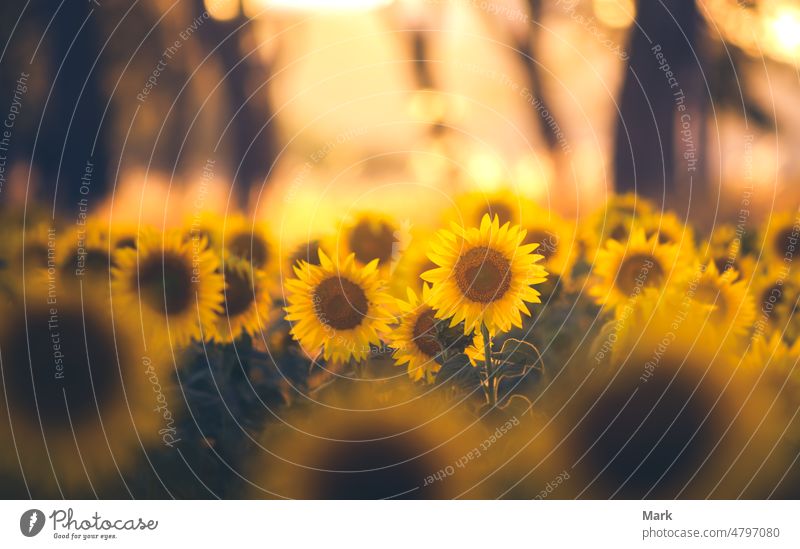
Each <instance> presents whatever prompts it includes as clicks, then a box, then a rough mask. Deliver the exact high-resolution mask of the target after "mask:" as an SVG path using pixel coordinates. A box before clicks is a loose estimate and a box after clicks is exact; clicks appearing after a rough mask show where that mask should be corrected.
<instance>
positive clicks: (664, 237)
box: [644, 229, 672, 244]
mask: <svg viewBox="0 0 800 549" xmlns="http://www.w3.org/2000/svg"><path fill="white" fill-rule="evenodd" d="M654 235H658V243H659V244H671V243H672V238H671V237H670V236H669V235H668V234H667V233H665V232H664V231H659V230H658V229H650V230H647V231H645V234H644V236H645V238H647V240H650V239H651V238H653V236H654Z"/></svg>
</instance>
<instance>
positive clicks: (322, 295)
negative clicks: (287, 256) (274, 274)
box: [286, 249, 391, 362]
mask: <svg viewBox="0 0 800 549" xmlns="http://www.w3.org/2000/svg"><path fill="white" fill-rule="evenodd" d="M319 262H320V264H319V266H317V265H310V264H308V263H306V262H304V261H301V262H300V264H299V265H297V266H296V267H295V275H296V277H297V278H292V279H290V280H288V281H287V282H286V289H287V302H288V304H287V307H286V313H287V314H286V319H287V320H289V321H290V322H292V323H293V326H292V330H291V333H292V335H293V336H294V338H295V339H296V340H298V341H299V342H300V344H301V345H303V346H304V347H305V348H306V349H311V350H319V349H322V350H323V354H324V357H325V359H326V360H333V361H337V362H345V361H347V360H350V359H351V358H353V359H355V360H358V361H360V360H363V359H364V358H366V357H367V355H368V354H369V352H370V345H377V344H379V343H380V335H381V334H383V333H385V332H387V331H388V323H389V321H390V315H389V313H388V312H387V306H388V305H389V304H390V302H391V298H390V296H389V295H388V294H387V293H386V292H385V290H384V287H383V283H382V282H381V281H380V279H379V278H378V273H377V264H378V262H377V260H373V261H371V262H370V263H369V264H367V265H366V266H364V267H361V266H358V265H356V263H355V257H354V255H353V254H351V255H349V256H348V257H347V258H346V259H345V260H344V261H341V262H339V261H334V260H332V259H330V258H329V257H328V256H327V255H325V252H324V251H322V250H321V249H320V250H319Z"/></svg>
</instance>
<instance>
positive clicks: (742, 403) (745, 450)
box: [543, 292, 793, 499]
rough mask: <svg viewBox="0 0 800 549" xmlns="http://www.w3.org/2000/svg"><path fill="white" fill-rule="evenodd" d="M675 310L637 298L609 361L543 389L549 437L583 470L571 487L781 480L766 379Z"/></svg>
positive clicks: (702, 488) (698, 321) (670, 490)
mask: <svg viewBox="0 0 800 549" xmlns="http://www.w3.org/2000/svg"><path fill="white" fill-rule="evenodd" d="M648 293H649V294H653V293H655V292H648ZM678 318H679V317H676V311H675V310H674V307H672V306H670V305H666V306H665V305H664V304H663V302H661V303H659V302H658V301H649V300H645V299H642V300H640V301H639V302H637V304H636V305H635V307H634V312H633V313H632V316H631V318H630V322H627V323H625V325H624V326H623V327H622V329H621V330H620V331H619V332H618V337H617V338H616V339H615V340H614V342H613V351H612V359H611V362H610V364H609V367H607V368H605V367H600V368H597V369H593V371H592V375H591V376H589V375H588V372H587V373H586V374H587V377H586V383H582V384H581V385H580V386H579V387H577V388H576V386H575V383H574V379H571V380H570V382H567V381H566V378H565V379H564V380H562V381H560V382H559V383H557V384H556V386H554V387H553V390H552V391H551V390H550V389H548V395H547V397H546V398H547V402H544V403H543V405H544V406H548V407H552V408H553V409H560V410H562V411H561V412H560V413H559V415H558V417H557V418H555V421H554V425H553V428H554V430H555V432H554V433H552V437H553V438H554V439H555V440H563V444H564V445H565V448H566V449H568V453H571V454H572V455H573V456H574V457H573V458H571V459H568V461H567V462H568V463H574V464H575V468H574V469H575V472H576V473H578V474H579V476H581V477H584V478H587V479H590V480H589V482H588V483H587V484H585V485H583V486H580V487H578V488H579V489H580V490H579V492H578V493H577V494H574V495H575V496H577V497H589V498H593V499H595V498H603V499H605V498H610V497H620V498H625V499H640V498H647V499H649V498H652V499H672V498H691V499H700V498H725V499H732V498H741V497H744V498H748V499H749V498H763V497H768V496H769V494H770V493H771V491H772V490H773V489H774V488H775V486H776V484H777V483H779V482H781V477H782V475H784V474H785V472H786V471H787V467H788V466H789V464H790V463H791V459H792V457H793V455H791V454H790V453H789V452H787V451H786V448H780V449H776V446H775V442H776V441H778V440H779V439H780V436H781V435H780V433H781V430H782V429H783V428H784V426H785V425H786V424H787V418H786V416H785V415H784V413H783V411H781V410H778V409H774V408H773V407H772V402H773V396H772V395H773V393H772V392H771V390H770V388H769V387H768V386H767V384H766V383H764V382H763V381H762V380H760V379H759V376H758V375H757V373H756V372H754V371H752V370H751V369H749V368H740V367H739V364H740V360H741V359H740V357H738V356H737V355H736V354H733V353H732V352H731V350H732V347H730V346H728V345H727V343H726V342H725V341H723V340H720V339H719V337H718V334H717V332H716V331H715V330H714V326H713V325H711V324H710V323H708V322H705V320H704V319H702V318H694V317H692V316H688V317H686V318H684V319H683V320H682V321H681V322H678V321H677V319H678ZM776 408H777V407H776ZM559 435H561V436H559ZM562 459H563V458H562ZM570 472H571V473H572V471H570ZM565 497H572V494H569V495H568V496H565Z"/></svg>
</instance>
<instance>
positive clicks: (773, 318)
mask: <svg viewBox="0 0 800 549" xmlns="http://www.w3.org/2000/svg"><path fill="white" fill-rule="evenodd" d="M749 284H750V292H751V294H752V295H753V298H754V301H755V306H756V312H757V318H756V322H755V324H754V328H755V332H756V335H758V334H768V333H770V332H771V331H772V330H776V331H778V333H781V334H783V335H784V336H787V339H789V340H790V341H792V340H793V338H791V332H793V331H794V330H792V329H791V325H792V324H793V323H792V320H793V316H794V315H793V311H794V310H795V308H796V306H797V300H798V298H800V280H798V275H797V274H792V273H791V272H790V271H789V270H788V269H786V268H785V267H784V266H783V265H781V264H775V263H768V264H766V265H765V266H764V268H763V269H762V270H761V271H757V272H755V273H754V274H753V275H752V276H751V279H750V281H749ZM787 328H789V329H787ZM787 332H790V333H787Z"/></svg>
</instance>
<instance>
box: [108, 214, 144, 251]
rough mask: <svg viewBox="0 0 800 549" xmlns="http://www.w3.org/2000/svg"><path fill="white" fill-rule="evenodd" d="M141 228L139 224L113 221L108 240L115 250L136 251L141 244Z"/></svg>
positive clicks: (110, 225)
mask: <svg viewBox="0 0 800 549" xmlns="http://www.w3.org/2000/svg"><path fill="white" fill-rule="evenodd" d="M139 228H140V226H139V225H138V224H137V223H131V222H128V221H118V220H115V219H112V220H111V223H110V224H109V225H108V234H107V235H106V238H107V239H108V241H109V242H110V243H111V248H112V249H113V250H124V249H126V248H127V249H131V250H135V249H136V246H137V245H138V242H139Z"/></svg>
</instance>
